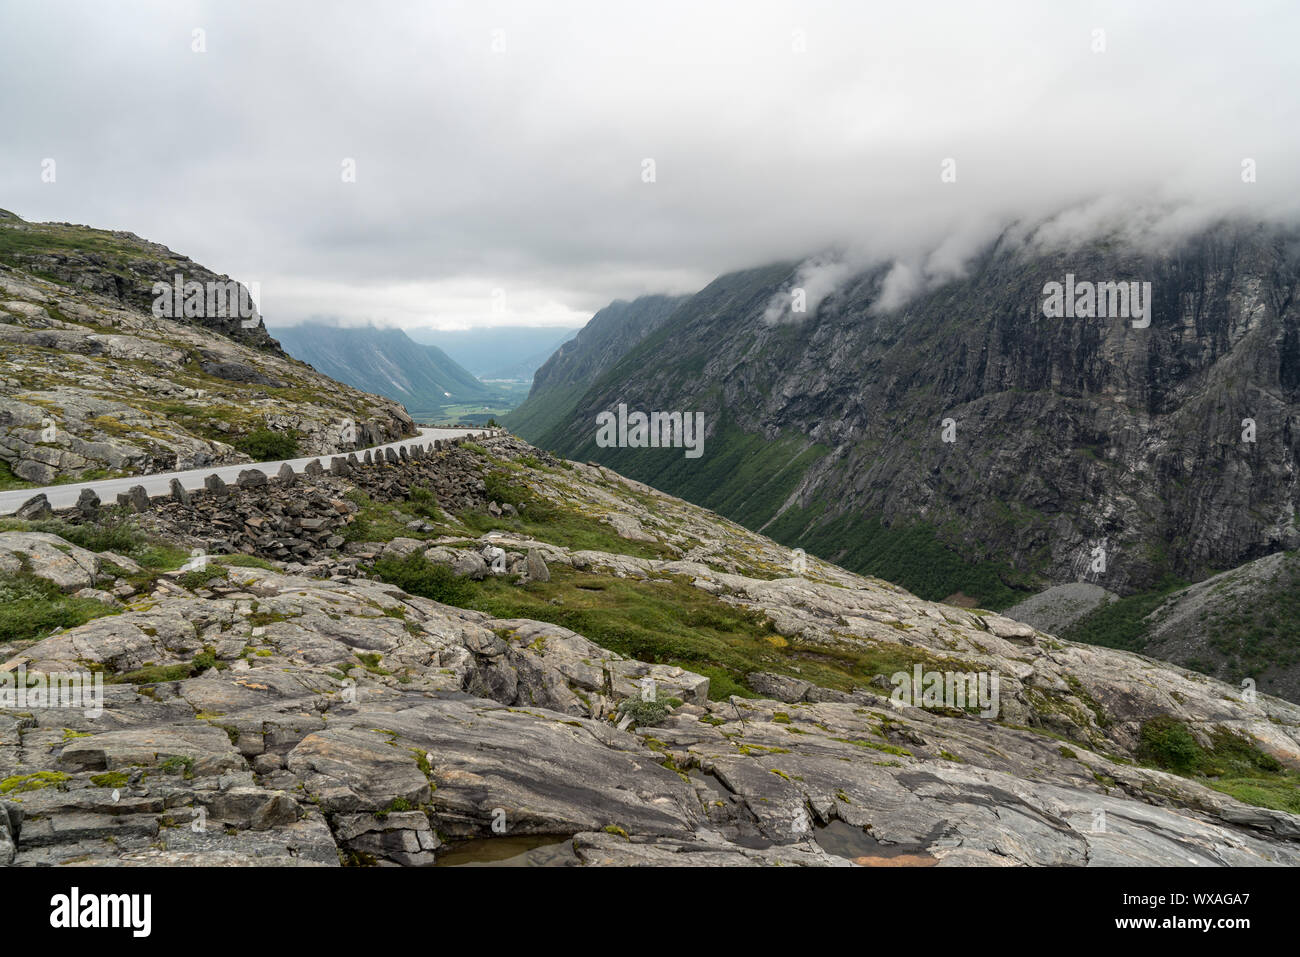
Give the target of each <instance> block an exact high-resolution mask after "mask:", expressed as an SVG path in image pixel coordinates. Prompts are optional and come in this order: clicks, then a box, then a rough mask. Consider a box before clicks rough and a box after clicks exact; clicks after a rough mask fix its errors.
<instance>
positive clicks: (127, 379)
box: [0, 212, 414, 487]
mask: <svg viewBox="0 0 1300 957" xmlns="http://www.w3.org/2000/svg"><path fill="white" fill-rule="evenodd" d="M177 275H180V276H181V277H182V285H181V287H180V291H181V295H180V296H177V297H175V298H173V296H172V293H174V292H175V291H176V285H175V283H176V276H177ZM187 283H188V284H197V286H193V287H192V288H193V289H194V290H197V293H196V294H195V295H193V296H190V295H188V294H186V289H187V286H186V285H185V284H187ZM155 306H157V307H158V308H157V309H155ZM164 306H165V308H164ZM173 306H175V307H176V308H175V309H173V308H172V307H173ZM244 307H247V308H244ZM164 311H170V312H172V313H173V315H174V316H175V318H166V317H163V316H159V315H155V312H160V313H161V312H164ZM186 312H189V313H190V314H189V315H188V316H187V315H186ZM0 353H2V354H3V364H0V487H22V486H24V485H32V484H35V485H44V484H50V483H53V482H75V481H78V480H83V479H93V478H102V477H108V476H116V475H129V474H135V473H140V472H161V471H169V470H173V469H177V468H180V469H185V468H197V467H200V466H204V465H215V464H225V463H236V462H248V461H254V460H265V459H269V458H279V457H292V455H294V454H302V455H309V454H317V455H321V454H330V453H333V452H337V451H340V450H343V449H351V448H354V447H355V446H356V445H357V444H358V443H360V444H362V445H370V444H375V443H377V442H384V441H390V440H392V439H396V438H400V437H401V436H403V435H411V434H413V433H414V426H413V423H412V421H411V418H410V416H409V415H407V413H406V411H405V410H404V409H403V408H402V407H401V406H400V405H398V404H397V403H395V402H392V401H389V400H387V399H381V398H379V397H378V396H374V395H367V394H365V393H363V392H358V391H357V390H355V389H351V388H348V387H347V386H344V385H342V384H340V383H338V382H335V381H333V380H331V379H329V378H326V377H325V376H324V375H321V374H320V373H318V372H317V371H315V370H314V369H312V368H311V367H309V366H306V365H304V364H303V363H301V362H298V361H295V360H293V359H290V358H289V357H288V356H287V355H285V354H284V352H283V351H282V350H281V349H280V346H279V344H278V343H277V342H276V341H275V340H274V339H272V338H271V336H270V335H269V334H268V333H267V331H266V327H265V325H264V323H263V321H262V317H261V316H260V314H258V313H257V311H256V309H255V303H253V302H252V297H251V295H250V293H249V290H247V289H246V288H245V287H243V286H242V285H240V284H239V283H236V282H233V281H232V280H230V279H229V277H227V276H223V275H218V274H216V273H214V272H212V271H211V270H209V269H206V268H204V267H203V266H200V265H198V264H196V263H194V262H192V261H191V260H190V259H188V258H187V257H185V256H182V255H180V254H178V253H174V252H172V251H171V250H169V249H168V248H167V247H165V246H161V245H158V244H157V243H151V242H147V241H146V240H143V239H140V238H139V237H138V236H135V235H134V234H133V233H127V232H120V231H112V232H110V231H105V230H98V229H93V228H91V227H89V226H73V225H69V224H67V223H28V222H25V221H23V220H21V219H19V218H18V217H17V216H16V215H14V214H13V213H8V212H0Z"/></svg>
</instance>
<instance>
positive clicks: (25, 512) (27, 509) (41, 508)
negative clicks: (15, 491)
mask: <svg viewBox="0 0 1300 957" xmlns="http://www.w3.org/2000/svg"><path fill="white" fill-rule="evenodd" d="M53 511H54V510H53V509H52V508H50V500H49V499H47V498H46V497H45V495H44V493H42V494H40V495H33V496H32V497H31V498H29V499H28V500H27V501H25V502H23V504H22V505H19V506H18V511H16V512H14V515H16V516H17V517H18V518H21V519H23V520H24V521H28V522H30V521H34V520H36V519H41V518H46V517H48V516H49V515H51V514H52V513H53Z"/></svg>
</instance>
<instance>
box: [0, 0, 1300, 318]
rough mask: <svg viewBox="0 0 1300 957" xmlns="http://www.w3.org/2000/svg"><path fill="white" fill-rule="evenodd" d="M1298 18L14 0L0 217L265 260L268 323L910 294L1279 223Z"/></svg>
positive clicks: (221, 262) (1049, 8) (1264, 6)
mask: <svg viewBox="0 0 1300 957" xmlns="http://www.w3.org/2000/svg"><path fill="white" fill-rule="evenodd" d="M1298 26H1300V10H1297V9H1295V8H1294V7H1291V6H1288V5H1286V4H1282V3H1264V2H1256V3H1243V4H1237V5H1234V6H1233V7H1231V8H1227V7H1225V6H1224V5H1222V4H1220V3H1213V4H1211V3H1199V4H1198V3H1151V4H1143V5H1141V6H1140V7H1139V8H1136V9H1129V8H1128V7H1126V6H1122V5H1111V4H1098V5H1092V6H1088V7H1075V6H1073V5H1060V7H1059V8H1058V7H1057V6H1056V5H1043V4H1040V3H1029V2H1019V3H1005V4H999V5H998V6H997V7H996V8H994V9H988V8H986V7H983V6H982V5H971V4H965V3H959V2H950V3H938V4H926V5H906V4H899V5H896V8H889V7H882V6H880V5H874V4H872V5H858V4H849V3H816V2H814V3H808V4H805V3H800V4H793V3H781V2H774V0H761V2H745V3H740V2H736V3H720V4H707V5H702V4H698V3H687V2H677V0H666V2H662V3H657V4H654V5H652V6H645V5H632V4H627V5H624V4H609V3H595V2H591V3H576V2H563V0H556V2H552V3H547V4H545V5H537V4H531V3H523V2H517V3H515V2H510V3H498V4H480V3H469V2H465V3H434V4H397V3H392V4H386V3H378V4H364V5H360V4H350V3H306V2H303V3H288V2H286V3H278V4H271V3H263V4H252V3H248V4H235V3H231V4H227V3H220V4H218V3H195V4H189V5H179V4H173V3H162V2H158V3H135V4H130V5H118V4H113V5H107V4H100V3H94V2H79V3H76V2H74V3H67V4H58V5H54V4H7V5H5V6H4V7H0V81H2V82H3V84H4V89H5V90H6V96H5V97H4V98H3V101H0V130H3V131H4V136H3V137H2V138H0V206H4V207H6V208H11V209H13V210H14V211H15V212H17V213H19V214H20V215H22V216H24V217H26V218H30V219H55V220H71V221H77V222H88V223H92V224H94V225H99V226H106V227H114V228H125V229H130V230H132V231H134V232H137V233H139V234H141V235H144V236H147V237H149V238H151V239H155V240H157V241H160V242H164V243H166V244H168V245H169V246H172V247H173V248H175V249H178V250H181V251H183V252H185V253H187V254H189V255H191V256H193V257H194V258H195V259H197V260H199V261H201V262H204V263H205V264H207V265H209V266H212V267H213V268H216V269H219V270H223V271H227V272H230V273H231V274H232V275H235V276H237V277H246V278H249V279H257V280H259V281H260V282H261V284H262V288H263V290H264V295H265V296H266V298H267V301H268V303H269V304H270V305H268V307H267V309H266V311H267V314H268V316H270V317H271V318H272V320H273V321H276V320H278V321H279V322H280V323H281V324H284V323H285V322H286V321H293V320H295V319H301V318H304V317H306V316H308V315H311V314H315V313H322V312H327V313H332V314H336V315H338V316H340V317H341V318H342V319H343V320H344V321H348V322H363V321H367V320H371V319H375V320H381V321H386V322H391V323H394V324H399V325H406V326H412V325H419V324H425V325H435V324H440V323H441V324H453V325H461V326H463V325H467V324H468V325H473V324H480V323H492V322H510V323H519V322H527V323H537V322H550V321H554V322H555V323H556V324H567V323H570V322H571V321H572V317H573V316H578V315H583V314H589V313H590V312H592V311H594V310H595V309H598V308H600V307H601V306H602V305H604V304H605V303H606V302H608V301H609V300H610V299H613V298H615V297H624V298H627V297H631V296H635V295H638V294H641V293H645V292H657V291H668V292H684V291H691V290H693V289H696V288H699V287H700V286H702V285H703V284H705V283H706V282H707V281H708V280H709V279H711V278H712V277H713V276H714V275H716V274H717V273H719V272H722V271H725V270H728V269H733V268H743V267H748V266H754V265H758V264H761V263H764V262H771V261H776V260H806V259H808V257H810V256H814V257H815V256H819V255H822V254H820V253H819V252H818V251H820V250H827V249H838V250H845V251H846V252H845V253H843V258H841V259H832V260H829V261H821V260H814V262H821V265H820V267H818V268H817V269H816V270H815V271H814V272H811V273H810V276H811V279H810V281H811V282H814V284H820V283H821V282H822V281H823V280H828V281H829V280H832V279H834V278H835V276H837V275H840V274H842V273H843V272H844V271H845V270H846V269H847V266H845V263H846V262H850V261H851V262H857V263H865V262H873V263H874V262H881V263H889V264H893V265H892V266H891V272H890V274H889V275H890V277H891V279H890V280H889V281H888V282H887V284H886V287H887V290H889V291H890V294H891V295H893V296H898V297H905V295H907V294H909V293H908V290H912V291H915V290H916V289H918V288H925V287H926V285H927V284H931V283H934V282H938V281H942V279H943V278H944V277H948V276H952V275H959V274H960V272H961V270H962V269H963V268H964V265H965V261H966V259H967V258H968V257H969V255H970V251H971V250H972V249H973V248H977V247H978V245H979V243H981V242H983V241H985V240H986V238H987V237H988V236H989V235H990V232H991V231H996V230H998V229H1001V228H1005V227H1006V226H1007V225H1008V224H1012V223H1017V222H1020V223H1037V222H1039V221H1041V220H1044V219H1052V224H1051V225H1050V228H1049V227H1044V228H1043V229H1041V230H1039V231H1038V234H1037V240H1036V241H1040V242H1049V241H1050V242H1057V241H1063V240H1062V237H1069V236H1073V235H1078V234H1080V233H1081V232H1086V231H1088V230H1091V229H1112V228H1115V226H1116V224H1117V223H1118V222H1119V221H1120V219H1121V215H1120V214H1123V218H1125V219H1126V220H1127V219H1133V218H1134V217H1133V216H1132V215H1130V214H1131V212H1132V209H1133V207H1134V201H1135V199H1140V200H1142V201H1143V202H1144V204H1147V205H1151V206H1152V207H1154V208H1156V209H1157V210H1174V211H1176V212H1173V213H1164V212H1162V213H1161V214H1160V215H1158V216H1156V217H1155V220H1154V221H1153V224H1152V225H1151V226H1150V228H1147V229H1146V239H1147V240H1148V241H1158V239H1159V237H1160V236H1161V235H1165V236H1167V235H1168V230H1169V229H1176V228H1177V223H1178V222H1179V220H1180V217H1181V218H1182V219H1184V220H1186V219H1189V218H1195V217H1196V216H1201V215H1208V214H1209V213H1207V212H1206V211H1221V210H1242V211H1245V212H1248V213H1251V214H1255V215H1267V216H1274V217H1277V216H1286V217H1290V216H1294V215H1295V214H1296V202H1297V197H1300V189H1297V186H1300V163H1297V162H1296V161H1297V159H1298V158H1300V148H1298V147H1300V124H1297V123H1296V122H1295V115H1296V99H1297V91H1298V90H1300V82H1297V81H1298V80H1300V64H1298V63H1297V61H1296V59H1295V57H1294V51H1293V38H1294V37H1295V35H1296V34H1297V27H1298ZM1096 28H1100V29H1104V30H1105V37H1106V50H1105V52H1103V53H1094V52H1092V49H1091V45H1092V42H1093V33H1092V31H1093V30H1094V29H1096ZM195 29H202V30H204V31H205V39H206V45H207V52H205V53H201V54H199V53H194V52H192V50H191V43H192V37H193V31H194V30H195ZM498 30H499V31H501V33H499V34H494V31H498ZM796 31H800V32H801V34H802V36H803V37H804V38H805V40H806V50H805V52H796V50H795V42H794V41H795V37H796ZM494 36H497V37H502V38H504V45H505V49H504V51H503V52H493V49H492V43H493V38H494ZM45 157H53V158H55V159H56V160H57V162H58V170H59V178H58V182H57V183H56V184H43V183H41V182H40V179H39V164H40V161H41V159H42V158H45ZM345 158H352V159H355V161H356V164H357V182H356V183H351V184H346V183H343V182H342V181H341V177H340V168H341V167H340V164H341V163H342V162H343V160H344V159H345ZM645 158H653V159H654V160H655V162H656V166H657V179H656V181H655V182H654V183H644V182H642V181H641V176H640V173H641V162H642V160H643V159H645ZM945 158H952V159H954V160H955V163H956V170H957V179H956V182H952V183H942V182H941V181H940V176H939V173H940V163H941V162H942V161H943V160H944V159H945ZM1244 158H1251V159H1253V160H1255V162H1256V163H1257V164H1258V181H1257V182H1256V183H1253V184H1249V185H1248V184H1244V183H1242V181H1241V177H1240V164H1241V162H1242V160H1243V159H1244ZM1062 210H1068V211H1069V212H1067V213H1065V214H1062V215H1058V214H1061V211H1062ZM1125 228H1126V229H1127V228H1128V227H1127V226H1126V227H1125ZM1142 228H1143V227H1141V226H1140V224H1139V225H1138V226H1136V227H1134V229H1135V230H1136V232H1138V233H1140V232H1141V231H1142ZM1161 230H1164V231H1165V232H1164V233H1162V232H1161ZM994 234H996V233H995V232H994ZM837 263H838V265H837ZM808 268H809V269H813V267H811V266H810V267H808ZM817 288H821V287H820V285H818V286H817ZM494 289H503V290H505V291H506V293H507V294H508V298H509V301H510V302H512V303H514V304H516V306H515V309H514V311H512V313H511V314H510V315H508V316H505V317H502V316H501V315H499V314H494V313H493V312H492V309H491V303H492V299H491V293H492V290H494ZM900 301H901V299H900ZM331 304H333V306H331ZM548 317H549V318H548ZM561 320H563V321H561Z"/></svg>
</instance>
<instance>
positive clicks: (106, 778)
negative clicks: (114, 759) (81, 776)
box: [90, 771, 127, 788]
mask: <svg viewBox="0 0 1300 957" xmlns="http://www.w3.org/2000/svg"><path fill="white" fill-rule="evenodd" d="M126 781H127V777H126V774H125V773H124V772H122V771H105V772H104V773H103V774H92V775H91V776H90V783H91V784H93V785H95V787H97V788H124V787H126Z"/></svg>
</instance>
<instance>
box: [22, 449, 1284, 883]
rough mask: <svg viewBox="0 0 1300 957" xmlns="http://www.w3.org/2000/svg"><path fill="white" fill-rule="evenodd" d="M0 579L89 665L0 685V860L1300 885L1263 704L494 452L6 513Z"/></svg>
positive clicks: (1275, 718) (429, 455) (46, 632)
mask: <svg viewBox="0 0 1300 957" xmlns="http://www.w3.org/2000/svg"><path fill="white" fill-rule="evenodd" d="M194 549H202V552H201V554H206V555H207V556H208V560H207V561H206V563H204V564H202V565H201V566H200V567H197V568H195V567H193V566H192V565H187V566H186V567H185V568H177V565H179V564H180V562H181V561H184V560H186V559H187V557H188V556H189V554H190V553H191V550H194ZM225 551H234V552H236V553H237V554H223V552H225ZM0 594H3V595H4V596H5V597H6V601H5V604H3V605H0V656H2V657H3V659H4V660H3V661H2V662H0V664H3V667H4V668H5V669H6V672H8V671H16V672H17V674H18V676H19V682H18V687H20V688H25V689H26V690H27V691H30V687H37V686H39V685H40V684H41V683H42V682H43V681H44V677H43V676H46V675H49V676H53V675H59V676H63V677H66V676H68V675H84V676H86V677H87V678H89V676H90V675H91V674H92V673H93V674H94V675H95V676H96V678H97V679H102V680H103V682H104V685H103V688H104V695H103V706H104V710H103V712H102V714H90V713H87V711H86V710H84V709H82V708H69V707H62V708H58V709H53V708H42V707H38V706H34V705H32V704H31V703H30V702H29V701H26V700H17V699H15V700H13V701H11V702H10V703H8V704H6V703H5V702H4V700H3V699H0V728H3V729H5V730H6V732H7V733H8V734H9V736H10V737H11V738H12V739H14V740H15V741H17V742H19V743H18V745H17V746H13V747H8V748H6V750H5V757H4V766H3V768H2V769H0V866H3V865H5V864H10V863H12V864H16V865H20V866H53V865H62V864H74V863H75V864H77V865H78V866H83V867H84V866H90V865H210V866H215V865H225V866H229V865H262V866H265V865H293V866H303V865H306V866H311V865H323V866H338V865H339V864H343V865H349V866H367V865H380V864H389V865H391V864H402V865H409V866H420V865H427V864H434V863H436V864H447V865H450V864H465V863H469V864H475V863H485V862H488V861H493V860H496V861H499V860H500V859H501V858H502V857H503V856H506V854H509V853H513V855H514V856H513V857H511V859H510V863H514V864H538V865H550V866H565V865H585V866H598V865H611V864H612V865H634V864H639V865H657V866H690V865H695V866H718V865H802V866H833V865H838V866H845V865H847V864H859V865H864V866H931V865H936V864H943V865H944V866H963V865H964V866H988V865H1015V864H1027V865H1038V866H1078V867H1083V866H1094V867H1095V866H1116V865H1127V866H1148V867H1156V866H1163V867H1175V866H1187V865H1188V864H1193V865H1199V866H1225V865H1236V866H1252V865H1265V864H1270V865H1279V864H1280V865H1290V866H1296V865H1300V845H1298V844H1297V843H1296V838H1297V836H1300V706H1297V705H1295V704H1290V703H1288V702H1285V701H1282V700H1279V699H1277V698H1274V697H1271V696H1269V695H1266V694H1260V695H1251V696H1245V695H1243V694H1241V693H1240V691H1239V689H1238V688H1236V687H1234V686H1233V685H1229V684H1224V683H1222V682H1219V681H1216V680H1214V679H1210V678H1206V677H1205V676H1203V675H1198V674H1195V673H1192V672H1188V671H1185V670H1183V669H1181V668H1178V667H1176V666H1174V665H1169V664H1161V663H1159V662H1155V661H1152V660H1151V659H1148V658H1144V657H1139V656H1137V655H1133V654H1130V653H1128V652H1124V651H1118V650H1114V649H1110V648H1102V647H1096V646H1092V645H1081V644H1074V643H1071V642H1068V641H1062V640H1060V639H1057V638H1054V637H1052V636H1050V635H1048V634H1043V633H1041V632H1038V631H1036V630H1035V629H1033V628H1032V627H1030V626H1028V625H1025V624H1022V623H1019V622H1015V621H1012V620H1010V619H1007V618H1005V617H1003V616H1000V615H997V614H994V613H990V612H985V611H972V610H968V609H963V608H957V607H954V606H951V605H941V604H936V603H932V602H927V601H924V600H921V599H919V598H917V597H915V596H913V595H910V594H908V593H907V592H905V591H904V590H902V589H900V588H898V587H896V586H893V585H889V584H887V583H885V582H882V581H880V580H878V579H873V578H868V577H863V576H860V575H856V574H853V573H851V572H848V571H845V570H844V569H841V568H838V567H836V566H834V565H831V564H829V563H826V562H822V561H819V560H818V559H816V558H808V559H807V560H806V561H801V560H799V556H798V555H796V554H794V553H792V552H791V551H790V550H789V549H787V548H785V547H783V546H780V545H778V544H776V543H775V542H773V541H771V540H770V539H768V538H765V537H764V536H762V535H759V534H756V533H754V532H751V531H748V530H746V529H744V528H742V527H740V526H738V525H736V524H734V523H732V522H729V521H727V520H726V519H723V518H721V517H719V516H718V515H716V514H714V513H711V512H708V511H705V510H704V509H701V508H699V507H697V506H693V505H690V504H689V503H687V502H684V501H682V500H681V499H677V498H674V497H672V496H670V495H666V494H664V493H662V492H659V491H657V490H655V489H652V488H649V487H647V486H645V485H643V484H641V483H639V482H635V481H631V480H629V479H627V478H625V477H623V476H621V475H619V474H618V473H616V472H614V471H612V470H610V469H608V468H605V467H596V466H590V465H585V464H582V463H577V462H570V461H564V460H561V459H557V458H555V457H553V456H551V455H550V454H548V453H546V452H544V451H542V450H539V449H537V448H535V447H532V446H529V445H528V444H526V443H524V442H521V441H519V440H517V439H515V438H514V437H512V436H509V435H492V436H488V437H483V438H478V439H476V440H475V441H473V442H459V441H447V442H440V443H438V445H436V446H429V447H424V448H421V449H417V450H415V451H414V453H412V454H410V455H408V456H405V457H403V458H401V459H399V460H397V461H390V460H384V461H379V462H371V461H366V459H365V458H364V457H363V458H360V459H356V460H352V459H350V458H349V459H340V460H339V461H338V463H336V465H334V466H332V467H331V468H330V469H329V470H328V471H326V472H324V473H320V472H319V471H318V472H314V473H304V474H301V475H295V476H291V477H288V478H282V477H280V476H274V477H270V478H269V479H267V478H265V477H263V478H262V479H261V480H260V481H256V482H254V481H248V482H243V481H241V482H240V483H238V484H236V485H232V486H230V487H228V488H223V489H221V490H220V494H217V493H216V492H212V493H209V492H207V491H206V490H205V491H199V492H197V493H194V494H193V495H192V496H190V497H189V498H188V499H186V500H179V499H172V498H171V497H160V498H157V499H153V500H150V501H149V502H148V505H147V508H146V510H145V511H144V512H142V513H141V514H139V515H135V516H132V517H129V518H124V517H122V516H118V515H115V514H113V513H112V512H111V510H110V511H109V513H108V514H99V513H96V512H85V511H82V510H78V509H73V510H69V511H67V512H63V513H60V514H58V515H55V516H47V517H45V518H43V519H41V520H39V521H27V522H24V521H15V520H6V521H5V522H3V523H0ZM18 669H21V670H18ZM918 677H919V679H920V680H919V684H918V685H917V686H916V687H915V689H913V688H912V685H911V682H912V681H913V680H914V679H916V678H918ZM28 686H30V687H28ZM11 689H12V686H11ZM959 689H968V692H967V691H966V690H963V691H962V692H961V694H958V690H959ZM10 693H11V694H12V690H11V691H10ZM64 693H66V691H65V692H64ZM968 693H969V696H967V694H968ZM503 834H504V835H505V836H503ZM504 848H510V849H511V850H510V851H508V852H503V850H502V849H504Z"/></svg>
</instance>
